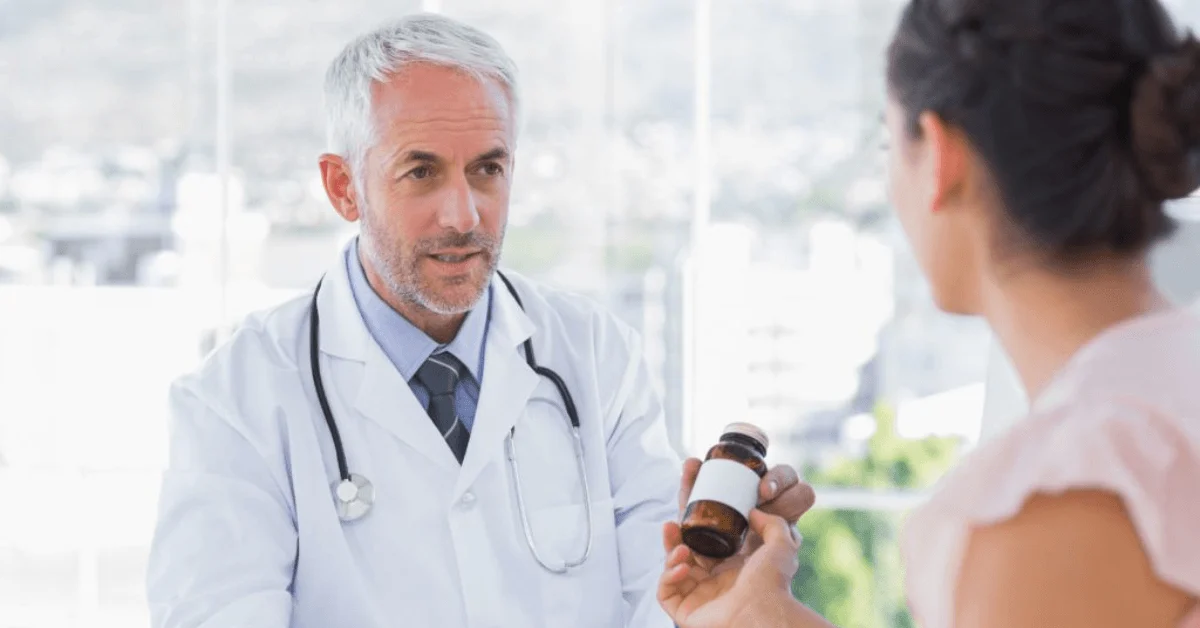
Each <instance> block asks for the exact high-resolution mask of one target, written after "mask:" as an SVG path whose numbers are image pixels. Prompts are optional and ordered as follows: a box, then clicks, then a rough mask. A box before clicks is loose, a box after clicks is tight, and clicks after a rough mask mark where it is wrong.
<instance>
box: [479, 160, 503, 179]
mask: <svg viewBox="0 0 1200 628" xmlns="http://www.w3.org/2000/svg"><path fill="white" fill-rule="evenodd" d="M480 170H481V172H483V174H486V175H487V176H489V177H497V176H500V175H502V174H504V167H503V166H501V165H500V164H497V163H489V164H484V165H483V167H482V168H481V169H480Z"/></svg>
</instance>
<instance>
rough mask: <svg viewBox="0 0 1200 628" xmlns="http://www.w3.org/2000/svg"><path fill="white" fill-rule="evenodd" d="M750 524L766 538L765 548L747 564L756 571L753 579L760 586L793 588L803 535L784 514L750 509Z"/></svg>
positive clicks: (753, 572) (752, 571)
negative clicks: (776, 514) (752, 564)
mask: <svg viewBox="0 0 1200 628" xmlns="http://www.w3.org/2000/svg"><path fill="white" fill-rule="evenodd" d="M750 527H751V528H753V529H754V531H755V532H757V533H758V535H759V536H760V537H762V539H763V544H762V547H760V548H758V550H757V551H755V552H754V554H752V555H751V557H750V559H749V560H750V563H747V568H749V569H750V571H751V573H752V574H753V575H751V578H752V579H754V580H756V581H757V582H758V583H759V586H766V587H768V588H774V587H782V588H785V589H787V588H790V586H791V582H792V578H793V577H795V575H796V570H798V569H800V552H799V550H800V535H799V534H798V533H797V532H796V531H795V528H793V527H792V526H791V525H789V524H788V522H787V521H785V520H784V519H783V517H778V516H775V515H768V514H767V513H765V512H763V511H761V510H758V509H755V510H752V511H750ZM751 563H754V566H753V567H750V564H751Z"/></svg>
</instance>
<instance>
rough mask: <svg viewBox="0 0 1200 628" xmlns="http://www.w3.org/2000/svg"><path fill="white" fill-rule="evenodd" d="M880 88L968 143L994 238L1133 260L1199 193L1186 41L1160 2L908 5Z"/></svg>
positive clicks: (927, 0)
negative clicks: (1174, 210)
mask: <svg viewBox="0 0 1200 628" xmlns="http://www.w3.org/2000/svg"><path fill="white" fill-rule="evenodd" d="M888 86H889V88H890V90H891V96H892V97H893V98H894V99H895V100H896V102H897V103H898V104H899V105H900V106H901V107H902V108H903V109H904V112H905V114H906V115H907V117H908V119H907V122H908V127H909V132H910V133H912V134H913V135H914V136H915V135H919V133H920V130H919V125H918V124H917V119H918V117H919V116H920V115H921V114H922V113H924V112H933V113H936V114H938V115H939V116H940V117H941V118H942V119H943V120H945V121H946V122H947V123H949V124H952V125H954V126H956V127H958V128H959V129H961V130H962V131H963V132H964V133H965V134H966V136H967V137H968V138H969V139H970V140H971V144H972V147H973V148H974V149H975V151H976V152H977V153H978V154H979V156H980V158H981V159H982V161H983V162H984V163H985V164H986V165H987V167H988V175H989V177H990V179H991V183H993V184H994V187H995V189H996V190H997V192H998V196H999V199H1000V201H1001V203H1000V204H1001V207H1000V210H1001V214H1000V215H999V218H1001V219H1002V221H1003V224H1004V226H1005V227H1007V228H1008V231H1009V232H1008V233H1007V234H1005V236H1006V237H1004V238H1003V240H1004V244H1005V245H1008V244H1009V243H1012V244H1016V245H1018V246H1020V247H1023V248H1027V249H1032V250H1036V251H1037V252H1039V253H1044V254H1048V257H1050V258H1057V259H1060V260H1068V261H1086V260H1087V259H1088V258H1089V257H1090V256H1092V255H1093V254H1095V253H1102V252H1111V253H1116V254H1121V255H1125V254H1140V253H1142V252H1144V251H1145V250H1146V249H1147V248H1148V247H1150V246H1151V245H1153V244H1154V243H1155V242H1157V241H1159V240H1161V239H1162V238H1164V237H1166V236H1168V235H1170V233H1171V232H1172V230H1173V229H1174V228H1175V221H1174V220H1173V219H1172V218H1171V216H1170V215H1169V214H1168V213H1167V212H1166V211H1164V202H1165V201H1168V200H1172V199H1177V198H1182V197H1184V196H1187V195H1188V194H1190V193H1192V192H1193V191H1194V190H1195V189H1196V188H1197V187H1200V42H1197V40H1196V38H1195V37H1194V36H1192V35H1187V34H1185V33H1181V32H1180V30H1179V29H1178V28H1176V26H1175V24H1174V22H1173V20H1171V16H1170V14H1169V13H1167V10H1166V8H1165V7H1164V6H1163V4H1162V2H1161V0H911V1H910V2H909V4H908V6H907V7H906V8H905V10H904V12H903V14H902V16H901V20H900V25H899V27H898V29H897V31H896V37H895V39H894V40H893V41H892V45H891V47H890V48H889V50H888ZM1009 235H1011V236H1012V237H1007V236H1009Z"/></svg>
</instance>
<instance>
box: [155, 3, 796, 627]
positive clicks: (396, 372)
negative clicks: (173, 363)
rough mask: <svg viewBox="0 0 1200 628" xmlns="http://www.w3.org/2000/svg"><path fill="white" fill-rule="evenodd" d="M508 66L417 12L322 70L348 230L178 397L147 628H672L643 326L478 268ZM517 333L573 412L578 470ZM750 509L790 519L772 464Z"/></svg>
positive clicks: (500, 182)
mask: <svg viewBox="0 0 1200 628" xmlns="http://www.w3.org/2000/svg"><path fill="white" fill-rule="evenodd" d="M515 74H516V73H515V68H514V67H513V65H512V62H511V61H510V60H509V59H508V57H507V56H506V55H505V54H504V52H503V51H502V50H501V49H500V47H499V46H498V45H497V44H496V42H495V41H494V40H492V39H491V38H490V37H488V36H487V35H485V34H483V33H481V32H479V31H477V30H474V29H472V28H470V27H467V26H465V25H462V24H459V23H457V22H454V21H452V20H449V19H447V18H442V17H437V16H414V17H409V18H405V19H403V20H400V21H398V22H395V23H392V24H389V25H387V26H386V27H383V28H381V29H379V30H377V31H375V32H373V33H370V34H368V35H366V36H364V37H362V38H359V39H358V40H356V41H354V42H353V43H351V44H350V45H349V46H347V48H346V49H345V50H344V51H343V52H342V54H341V55H340V56H339V57H338V58H337V59H336V60H335V61H334V63H333V65H332V67H331V68H330V70H329V73H328V75H327V81H326V98H327V107H328V109H329V112H328V113H329V126H330V129H329V131H330V139H331V143H332V151H331V153H330V154H327V155H323V156H322V157H321V160H320V164H321V172H322V175H323V178H324V183H325V187H326V190H327V191H328V194H329V198H330V201H331V203H332V204H333V206H334V208H335V209H336V210H337V211H338V213H339V214H340V215H341V216H343V217H344V218H345V219H347V220H350V221H358V222H360V225H361V227H360V234H359V236H358V237H357V238H356V239H355V240H354V241H352V242H351V243H350V244H349V246H348V247H347V248H346V250H345V251H344V252H343V254H342V255H340V256H338V258H337V259H335V260H334V261H333V263H332V265H331V266H330V267H329V269H328V271H327V272H326V273H325V275H324V277H323V279H322V282H321V283H320V285H319V287H318V288H317V289H316V291H315V292H314V294H312V295H308V296H304V297H301V298H297V299H295V300H294V301H291V302H288V303H285V304H283V305H281V306H279V307H277V308H275V309H273V310H270V311H267V312H264V313H261V314H258V315H254V316H251V317H250V318H249V320H247V321H246V322H245V324H244V326H243V327H242V328H241V329H240V330H239V331H237V332H236V333H235V334H234V336H233V337H232V338H231V339H230V341H229V342H227V343H226V344H224V345H223V346H221V347H219V348H218V349H217V350H216V351H215V352H214V353H213V354H212V355H211V356H209V357H208V358H207V360H206V361H205V362H204V364H203V365H202V366H201V367H200V368H199V369H198V370H197V371H196V372H194V373H191V374H189V375H187V376H184V377H182V378H181V379H180V380H178V381H177V382H176V384H175V385H174V386H173V388H172V390H171V406H172V415H171V429H170V435H171V439H170V446H171V449H170V463H169V469H168V470H167V472H166V475H165V478H164V483H163V488H162V494H161V504H160V519H159V523H158V527H157V530H156V533H155V539H154V543H153V549H152V552H151V558H150V564H149V570H148V593H149V600H150V604H151V614H152V617H153V622H152V623H153V625H154V626H156V627H161V628H167V627H170V628H185V627H194V626H207V627H213V628H215V627H221V628H228V627H248V628H251V627H252V628H283V627H285V626H294V627H311V628H333V627H342V626H346V627H354V628H374V627H379V628H383V627H394V626H413V627H438V628H456V627H463V628H468V627H469V628H485V627H486V628H491V627H497V628H499V627H513V628H516V627H521V628H528V627H538V626H542V627H546V628H564V627H568V626H569V627H572V628H579V627H604V628H616V627H622V626H634V627H639V628H640V627H643V626H645V627H649V626H663V627H666V626H670V625H671V624H670V621H669V620H668V619H667V618H666V615H665V614H664V613H663V612H662V611H661V610H660V608H659V606H658V604H657V602H656V600H655V596H654V594H653V591H654V588H655V585H656V581H657V576H658V573H659V572H660V571H661V567H662V563H663V561H664V559H665V554H664V550H663V547H662V541H661V528H662V525H663V523H664V522H666V521H667V520H669V519H672V518H674V517H675V516H677V512H678V507H679V505H678V503H677V499H678V493H679V490H680V481H681V479H680V478H681V474H680V461H679V460H678V459H677V457H676V456H675V455H674V453H673V451H672V449H671V448H670V446H669V445H668V442H667V437H666V430H665V427H664V424H663V419H662V410H661V407H660V405H659V402H658V401H657V399H656V397H655V394H654V393H653V391H652V388H651V385H650V378H649V375H648V373H647V371H646V367H645V365H644V364H643V361H642V358H641V353H640V350H639V347H638V339H637V338H636V336H635V334H634V332H633V331H631V330H630V329H629V328H628V327H626V326H625V325H622V324H621V323H619V322H618V321H617V320H616V319H614V318H613V317H612V316H610V315H607V314H605V313H603V312H601V311H600V310H598V309H597V308H596V307H595V306H594V305H592V304H591V303H590V302H588V301H585V300H583V299H581V298H578V297H575V296H571V295H569V294H565V293H561V292H557V291H554V290H549V289H547V288H544V287H542V286H539V285H537V284H535V283H533V282H530V281H528V280H526V279H524V278H522V277H519V276H517V275H515V274H510V273H504V276H506V277H508V279H510V280H511V282H512V291H510V289H509V288H508V286H507V285H506V284H505V282H504V281H501V280H498V278H500V277H501V275H500V274H499V273H498V272H497V264H498V261H499V253H500V246H501V242H502V240H503V233H504V227H505V221H506V216H507V211H508V200H509V190H510V186H511V181H512V168H513V151H514V148H515V143H516V125H515V120H516V119H517V111H516V105H517V89H516V80H515ZM518 298H519V301H518ZM314 314H316V315H317V316H316V322H317V323H318V324H317V325H316V326H315V329H314V325H313V323H314V320H313V319H314V316H313V315H314ZM313 335H315V336H316V343H315V346H314V343H313V342H312V336H313ZM526 341H529V342H530V343H531V346H532V348H533V349H534V353H535V356H536V361H537V363H538V365H539V366H540V367H545V368H549V369H552V370H553V371H554V372H556V373H557V374H558V376H560V377H561V379H562V383H563V384H565V387H566V389H567V390H568V392H569V395H570V397H571V398H572V401H573V404H574V406H575V407H576V409H577V415H578V418H579V429H578V434H579V439H580V442H581V444H582V448H581V451H582V460H583V462H582V472H580V468H579V466H578V465H577V458H576V455H575V451H576V450H575V448H574V446H573V442H574V437H573V436H572V430H571V423H570V422H569V420H568V417H567V413H566V411H565V408H566V405H565V404H566V402H565V400H564V398H563V395H562V394H561V393H560V392H559V390H557V388H556V386H555V384H554V383H553V382H552V380H551V378H550V377H548V376H545V375H539V374H538V373H537V372H535V370H534V369H533V368H531V366H530V365H529V364H528V363H527V355H526V352H525V349H526V346H525V343H526ZM314 351H315V358H316V360H315V361H316V364H317V368H318V372H317V373H314V372H313V369H312V368H311V365H310V360H311V359H312V356H313V355H314V354H313V353H312V352H314ZM439 369H441V370H440V371H439ZM438 373H441V374H440V375H439V374H438ZM314 375H317V376H319V377H320V379H321V381H322V384H323V385H322V386H321V389H323V392H324V397H325V400H324V401H325V403H327V405H328V408H329V414H330V418H329V419H326V418H325V416H324V414H323V413H322V400H321V398H320V397H319V394H318V392H317V390H318V387H317V386H316V384H315V382H314ZM731 419H736V417H731ZM335 431H336V434H337V438H338V440H340V443H341V449H342V450H343V451H342V455H343V456H344V461H343V462H340V461H339V455H338V452H337V451H336V448H335V445H334V443H335V439H334V433H335ZM510 436H511V447H512V449H511V451H512V453H513V454H514V455H513V458H514V461H515V463H516V465H517V467H518V468H519V473H518V474H514V473H513V467H512V462H511V461H510V460H509V456H508V452H509V449H507V447H508V443H509V442H510V440H509V437H510ZM696 464H697V463H696V461H694V460H691V461H688V464H687V471H688V477H689V481H690V478H691V477H694V475H695V465H696ZM347 474H353V476H351V478H352V479H353V482H352V483H351V485H350V486H346V485H345V484H344V483H343V482H342V481H341V480H342V479H343V476H345V475H347ZM518 477H519V489H520V492H519V494H518V492H517V489H518ZM364 479H365V480H364ZM585 480H586V487H587V489H586V490H585V488H584V486H585ZM343 491H347V492H345V493H343ZM518 495H519V499H518ZM760 499H762V501H763V502H764V506H763V507H764V508H766V509H767V510H769V511H772V512H774V513H776V514H780V515H782V516H784V517H785V518H788V519H790V520H792V521H794V520H796V519H798V518H799V516H800V515H801V514H802V513H803V512H804V511H805V510H806V509H807V508H808V507H809V506H810V505H811V503H812V492H811V489H809V488H808V487H807V486H806V485H804V484H802V483H800V482H799V481H798V479H797V477H796V474H795V472H794V471H793V470H792V469H790V468H788V467H780V468H776V469H773V470H772V471H771V472H770V473H769V474H768V476H767V478H765V479H764V481H763V484H762V486H761V487H760ZM368 506H369V508H368ZM522 506H523V507H522ZM589 515H590V523H589V521H588V519H587V518H588V517H589ZM535 548H536V552H537V553H536V555H535V552H534V549H535ZM584 556H586V560H582V561H581V560H580V559H581V558H582V557H584ZM564 563H571V564H575V566H573V567H570V568H568V569H565V570H564V569H561V567H562V566H563V564H564ZM576 563H578V564H576ZM559 572H563V573H559Z"/></svg>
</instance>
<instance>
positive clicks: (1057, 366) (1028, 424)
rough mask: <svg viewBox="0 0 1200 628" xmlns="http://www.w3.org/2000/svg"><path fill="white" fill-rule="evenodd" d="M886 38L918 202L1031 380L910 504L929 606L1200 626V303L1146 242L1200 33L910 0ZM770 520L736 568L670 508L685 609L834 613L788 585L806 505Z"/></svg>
mask: <svg viewBox="0 0 1200 628" xmlns="http://www.w3.org/2000/svg"><path fill="white" fill-rule="evenodd" d="M888 54H889V59H888V85H889V106H888V111H887V124H888V127H889V130H890V133H891V136H892V138H893V142H892V146H891V157H890V170H891V175H890V176H891V189H892V198H893V202H894V205H895V207H896V210H897V213H898V216H899V219H900V222H901V224H902V225H903V227H904V230H905V232H906V234H907V236H908V238H909V240H910V241H911V242H912V244H913V250H914V252H915V254H916V256H917V259H918V261H919V263H920V265H921V267H922V269H923V271H924V273H925V275H926V277H927V278H928V280H929V282H930V284H931V287H932V291H933V295H934V298H935V299H936V301H937V303H938V305H939V306H940V307H941V308H942V309H944V310H946V311H949V312H954V313H960V314H974V315H979V316H983V317H984V318H985V319H986V320H987V322H988V323H989V324H990V326H991V327H992V329H993V330H994V331H995V333H996V335H997V337H998V338H999V339H1000V341H1001V342H1002V344H1003V345H1004V348H1005V349H1006V351H1007V352H1008V354H1009V356H1010V357H1011V358H1012V360H1013V363H1014V365H1015V366H1016V368H1017V371H1018V373H1019V375H1020V377H1021V380H1022V383H1023V384H1024V387H1025V389H1026V391H1027V393H1028V395H1029V398H1030V399H1031V400H1032V401H1033V403H1032V406H1031V412H1030V414H1029V416H1028V417H1027V418H1026V420H1024V421H1022V422H1020V423H1018V424H1017V425H1016V426H1014V427H1013V428H1011V430H1010V431H1009V432H1007V433H1004V434H1002V435H1000V436H999V437H997V438H996V439H994V440H993V441H990V442H988V443H987V444H985V445H983V446H982V447H981V448H979V449H978V450H976V451H975V452H973V453H972V454H971V455H969V456H968V457H967V458H966V459H965V460H964V461H963V463H962V464H961V465H960V466H959V468H957V469H956V470H954V471H952V472H951V473H950V474H949V475H948V476H947V478H946V479H945V480H944V481H943V482H942V483H941V485H940V486H939V487H938V490H937V491H936V492H935V493H934V495H933V496H932V498H931V499H930V501H929V502H928V503H926V504H924V505H923V506H922V507H921V508H919V509H918V510H917V511H916V512H914V513H913V514H912V515H911V516H910V517H909V519H908V521H907V523H906V531H905V537H904V539H903V542H902V547H903V550H904V555H905V560H906V564H907V570H906V586H907V592H908V600H909V604H910V606H911V608H912V610H913V614H914V616H915V618H916V619H917V621H918V622H919V623H920V624H921V625H922V626H923V627H924V628H950V627H952V626H953V627H958V628H962V627H969V628H1001V627H1003V628H1015V627H1021V628H1029V627H1038V626H1046V627H1049V626H1054V627H1056V628H1074V627H1078V628H1083V627H1085V626H1086V627H1087V628H1103V627H1110V626H1111V627H1116V626H1122V627H1137V628H1156V627H1162V628H1178V627H1179V626H1196V627H1197V628H1200V606H1198V602H1197V598H1198V596H1200V309H1197V308H1195V307H1193V308H1186V307H1179V306H1175V305H1172V304H1170V303H1168V302H1167V300H1166V299H1165V298H1164V297H1163V296H1162V295H1161V294H1160V292H1159V291H1158V290H1157V289H1156V288H1155V286H1154V284H1153V282H1152V280H1151V275H1150V272H1149V270H1148V268H1147V261H1146V255H1147V252H1148V250H1149V249H1150V248H1151V247H1152V245H1154V244H1155V243H1156V242H1158V241H1159V240H1161V239H1162V238H1164V237H1166V236H1168V235H1169V234H1170V232H1171V230H1172V226H1173V224H1172V221H1171V219H1170V218H1169V217H1168V215H1167V214H1166V213H1164V210H1163V204H1164V203H1165V202H1167V201H1170V200H1173V199H1179V198H1183V197H1186V196H1188V195H1189V194H1191V193H1193V192H1194V191H1195V190H1196V189H1197V187H1200V43H1197V41H1196V39H1195V38H1194V37H1193V36H1191V35H1186V36H1185V35H1182V34H1180V33H1179V32H1178V31H1177V30H1176V27H1175V26H1174V25H1173V24H1172V22H1171V20H1170V18H1169V16H1168V15H1167V13H1166V11H1165V10H1164V8H1163V7H1162V5H1161V4H1160V3H1159V2H1158V1H1157V0H913V1H912V2H911V3H910V4H909V5H908V6H907V7H906V8H905V10H904V13H903V16H902V18H901V21H900V25H899V29H898V32H897V33H896V36H895V39H894V41H893V42H892V44H891V46H890V48H889V53H888ZM1197 272H1200V270H1198V271H1197ZM689 469H692V470H693V471H694V469H695V465H694V463H693V464H692V465H691V466H689ZM686 487H687V485H686V482H685V490H686ZM752 525H753V526H754V528H755V529H756V530H758V531H759V532H760V534H761V535H762V537H763V538H764V539H765V540H766V542H765V544H764V545H763V546H762V547H760V548H759V549H758V550H756V551H755V552H753V553H751V554H749V555H748V556H747V557H745V558H739V559H736V562H726V563H724V564H720V565H717V566H715V567H714V566H712V565H711V564H710V563H708V562H705V561H703V559H701V558H698V557H695V556H693V555H692V553H691V552H690V550H689V549H688V548H687V547H686V546H684V545H682V544H681V543H680V538H679V529H678V526H675V525H668V526H667V529H666V530H665V531H664V537H665V539H664V540H665V542H666V545H667V547H668V550H669V551H670V557H669V558H668V561H667V565H666V569H665V573H664V574H663V576H662V580H661V582H660V589H659V599H660V601H661V602H662V605H663V607H664V608H665V609H666V610H667V611H668V613H670V614H671V615H672V617H673V618H674V619H675V620H676V622H677V623H678V624H679V625H681V626H684V627H686V628H704V627H709V626H739V627H741V626H814V627H815V626H828V625H829V624H828V623H826V622H825V620H823V619H822V618H820V617H819V616H817V615H816V614H815V613H813V612H812V611H810V610H808V609H806V608H805V607H803V606H802V605H800V604H799V603H798V602H796V601H795V600H794V599H792V597H791V593H790V587H789V584H790V580H791V577H792V575H793V573H794V572H795V569H796V563H795V561H796V549H797V543H798V541H797V540H795V539H794V537H793V535H791V534H789V530H788V527H787V525H786V524H785V523H783V522H782V521H779V520H777V519H774V518H771V517H768V516H766V515H764V514H762V513H760V512H754V513H753V515H752Z"/></svg>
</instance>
